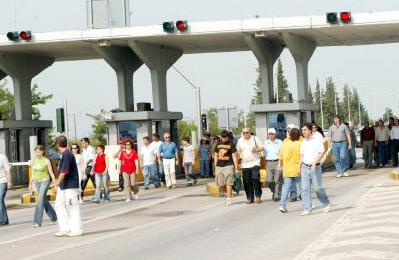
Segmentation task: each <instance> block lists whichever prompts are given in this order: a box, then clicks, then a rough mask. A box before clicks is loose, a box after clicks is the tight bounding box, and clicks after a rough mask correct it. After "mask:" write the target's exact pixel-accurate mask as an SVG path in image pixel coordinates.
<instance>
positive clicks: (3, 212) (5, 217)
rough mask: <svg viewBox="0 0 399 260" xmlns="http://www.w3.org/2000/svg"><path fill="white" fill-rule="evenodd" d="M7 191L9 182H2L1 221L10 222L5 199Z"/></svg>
mask: <svg viewBox="0 0 399 260" xmlns="http://www.w3.org/2000/svg"><path fill="white" fill-rule="evenodd" d="M6 193H7V183H0V223H1V224H8V215H7V209H6V204H5V203H4V199H5V198H6Z"/></svg>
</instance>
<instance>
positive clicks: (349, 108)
mask: <svg viewBox="0 0 399 260" xmlns="http://www.w3.org/2000/svg"><path fill="white" fill-rule="evenodd" d="M346 95H347V96H348V118H349V122H348V123H349V125H351V107H350V97H349V86H348V88H347V89H346Z"/></svg>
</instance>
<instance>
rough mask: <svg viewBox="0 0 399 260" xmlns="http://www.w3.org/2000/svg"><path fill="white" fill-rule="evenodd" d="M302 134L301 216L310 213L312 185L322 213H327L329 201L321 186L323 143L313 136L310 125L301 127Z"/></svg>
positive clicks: (306, 124)
mask: <svg viewBox="0 0 399 260" xmlns="http://www.w3.org/2000/svg"><path fill="white" fill-rule="evenodd" d="M302 134H303V136H304V137H305V139H304V140H303V141H302V144H301V149H300V169H301V183H302V201H303V206H304V211H303V212H302V216H306V215H309V214H310V213H311V212H312V196H311V195H312V194H311V190H312V185H314V188H315V190H316V195H317V198H318V200H319V201H320V203H321V204H323V207H324V208H323V212H328V211H330V208H331V207H330V201H329V199H328V197H327V194H326V192H325V191H324V188H323V185H322V171H321V165H320V160H321V158H322V157H323V155H324V142H323V140H322V139H320V138H317V137H315V136H314V134H313V133H312V124H311V123H305V124H304V125H303V127H302Z"/></svg>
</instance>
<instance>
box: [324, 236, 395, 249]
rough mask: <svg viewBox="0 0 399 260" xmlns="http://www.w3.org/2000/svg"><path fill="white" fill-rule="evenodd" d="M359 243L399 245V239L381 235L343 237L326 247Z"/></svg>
mask: <svg viewBox="0 0 399 260" xmlns="http://www.w3.org/2000/svg"><path fill="white" fill-rule="evenodd" d="M360 244H372V245H399V240H398V239H396V238H386V237H381V236H371V237H363V238H355V239H349V240H345V239H343V238H341V237H340V238H339V241H335V242H334V243H332V244H331V245H329V246H328V248H335V247H341V246H356V245H360Z"/></svg>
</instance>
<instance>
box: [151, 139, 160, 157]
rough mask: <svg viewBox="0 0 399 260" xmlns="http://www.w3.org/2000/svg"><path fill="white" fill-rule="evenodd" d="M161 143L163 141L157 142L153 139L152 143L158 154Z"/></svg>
mask: <svg viewBox="0 0 399 260" xmlns="http://www.w3.org/2000/svg"><path fill="white" fill-rule="evenodd" d="M161 144H162V141H158V142H155V141H153V142H152V143H151V144H150V145H151V146H152V147H153V149H154V151H155V153H156V154H157V155H158V154H159V147H160V146H161Z"/></svg>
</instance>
